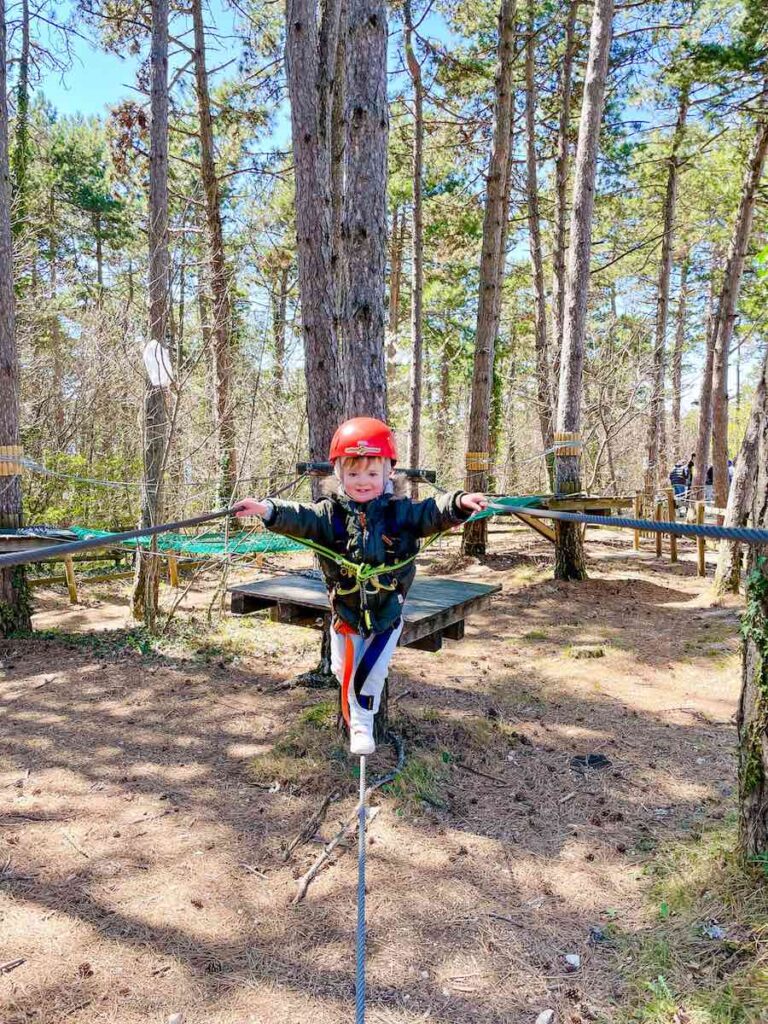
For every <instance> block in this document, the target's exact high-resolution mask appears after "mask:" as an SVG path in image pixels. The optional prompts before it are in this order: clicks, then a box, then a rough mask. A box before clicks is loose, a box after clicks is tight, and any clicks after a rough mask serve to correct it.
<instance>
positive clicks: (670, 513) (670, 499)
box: [665, 487, 677, 562]
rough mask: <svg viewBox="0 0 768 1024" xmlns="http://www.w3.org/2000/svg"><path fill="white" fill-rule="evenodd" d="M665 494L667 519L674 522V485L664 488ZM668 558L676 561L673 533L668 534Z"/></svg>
mask: <svg viewBox="0 0 768 1024" xmlns="http://www.w3.org/2000/svg"><path fill="white" fill-rule="evenodd" d="M665 493H666V495H667V519H668V520H669V522H670V523H674V522H675V520H676V519H677V505H676V504H675V489H674V487H667V488H665ZM669 560H670V562H676V561H677V536H676V534H674V533H670V535H669Z"/></svg>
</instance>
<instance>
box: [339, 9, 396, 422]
mask: <svg viewBox="0 0 768 1024" xmlns="http://www.w3.org/2000/svg"><path fill="white" fill-rule="evenodd" d="M347 19H348V30H347V39H346V82H345V89H346V97H345V108H346V117H345V121H346V128H347V143H346V151H345V174H344V178H345V185H346V192H345V196H344V218H343V226H342V241H343V246H344V271H345V276H344V281H345V285H344V295H343V309H344V313H343V317H342V324H343V339H342V372H343V378H344V402H345V409H344V411H345V415H346V416H376V417H378V418H379V419H386V418H387V374H386V362H385V352H384V324H385V313H384V310H385V302H384V299H385V276H386V266H387V141H388V137H389V105H388V100H387V7H386V3H385V0H348V14H347Z"/></svg>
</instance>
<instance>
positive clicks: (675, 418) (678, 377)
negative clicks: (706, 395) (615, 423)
mask: <svg viewBox="0 0 768 1024" xmlns="http://www.w3.org/2000/svg"><path fill="white" fill-rule="evenodd" d="M688 267H689V254H688V253H687V252H686V253H685V255H684V256H683V260H682V263H681V265H680V291H679V294H678V300H677V316H676V324H675V349H674V353H673V355H672V436H671V438H670V444H671V447H672V460H671V461H674V462H678V461H679V460H680V459H682V458H683V453H682V451H681V444H682V441H681V438H680V400H681V393H682V385H683V347H684V345H685V318H686V307H687V304H688Z"/></svg>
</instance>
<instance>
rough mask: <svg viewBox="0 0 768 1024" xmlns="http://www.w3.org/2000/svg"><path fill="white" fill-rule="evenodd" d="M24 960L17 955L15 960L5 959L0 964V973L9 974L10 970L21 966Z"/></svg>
mask: <svg viewBox="0 0 768 1024" xmlns="http://www.w3.org/2000/svg"><path fill="white" fill-rule="evenodd" d="M26 962H27V961H26V960H24V958H23V957H19V958H18V959H17V960H7V961H6V962H5V963H4V964H0V974H10V973H11V971H15V970H16V968H17V967H21V965H22V964H25V963H26Z"/></svg>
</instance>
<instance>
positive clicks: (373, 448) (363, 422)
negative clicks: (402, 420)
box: [328, 416, 397, 465]
mask: <svg viewBox="0 0 768 1024" xmlns="http://www.w3.org/2000/svg"><path fill="white" fill-rule="evenodd" d="M345 455H349V456H352V457H353V458H354V457H355V456H357V457H358V458H360V457H364V456H372V457H374V458H377V459H390V461H391V462H392V464H393V465H394V463H395V462H396V461H397V445H396V444H395V435H394V434H393V433H392V430H391V429H390V428H389V427H388V426H387V424H386V423H382V421H381V420H374V419H371V417H370V416H356V417H355V418H354V419H352V420H347V421H346V422H345V423H342V424H341V426H340V427H338V428H337V430H336V433H335V434H334V435H333V440H332V441H331V452H330V455H329V456H328V458H329V459H330V460H331V462H333V461H334V460H335V459H340V458H343V457H344V456H345Z"/></svg>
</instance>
